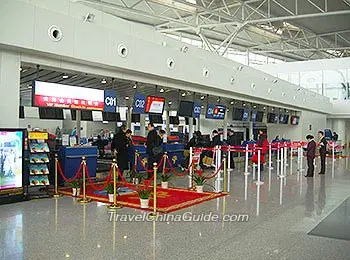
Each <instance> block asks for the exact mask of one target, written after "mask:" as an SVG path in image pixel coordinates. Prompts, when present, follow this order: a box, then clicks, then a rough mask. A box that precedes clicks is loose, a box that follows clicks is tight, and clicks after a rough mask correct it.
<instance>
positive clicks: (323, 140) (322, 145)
mask: <svg viewBox="0 0 350 260" xmlns="http://www.w3.org/2000/svg"><path fill="white" fill-rule="evenodd" d="M318 137H319V145H320V158H321V171H320V172H319V174H325V173H326V152H327V141H326V138H325V137H324V133H323V132H322V131H319V132H318Z"/></svg>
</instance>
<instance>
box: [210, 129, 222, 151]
mask: <svg viewBox="0 0 350 260" xmlns="http://www.w3.org/2000/svg"><path fill="white" fill-rule="evenodd" d="M221 144H222V143H221V140H220V135H219V132H218V131H217V130H214V131H213V132H212V140H211V144H210V146H211V147H212V148H213V147H215V146H218V145H221Z"/></svg>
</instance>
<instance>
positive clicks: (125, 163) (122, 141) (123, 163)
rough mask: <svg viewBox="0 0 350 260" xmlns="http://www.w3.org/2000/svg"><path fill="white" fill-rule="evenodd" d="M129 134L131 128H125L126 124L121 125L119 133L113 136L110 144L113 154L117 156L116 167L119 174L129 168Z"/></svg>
mask: <svg viewBox="0 0 350 260" xmlns="http://www.w3.org/2000/svg"><path fill="white" fill-rule="evenodd" d="M130 136H131V130H127V129H126V126H125V125H123V126H121V128H120V131H119V133H117V134H116V135H115V136H114V138H113V141H112V145H111V148H112V151H114V154H115V155H116V157H117V163H118V168H119V170H120V172H121V174H123V173H124V171H125V170H128V169H129V146H130V141H129V138H130Z"/></svg>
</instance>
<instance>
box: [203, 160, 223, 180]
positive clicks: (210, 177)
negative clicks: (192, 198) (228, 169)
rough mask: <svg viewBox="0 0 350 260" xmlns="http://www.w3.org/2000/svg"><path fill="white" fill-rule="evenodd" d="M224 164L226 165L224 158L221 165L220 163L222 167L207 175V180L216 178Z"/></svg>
mask: <svg viewBox="0 0 350 260" xmlns="http://www.w3.org/2000/svg"><path fill="white" fill-rule="evenodd" d="M223 165H224V160H222V162H221V165H220V167H219V168H218V169H217V171H216V172H215V173H214V174H213V175H212V176H208V177H206V179H207V180H210V179H212V178H214V177H215V176H216V175H218V173H219V172H220V170H221V168H222V166H223Z"/></svg>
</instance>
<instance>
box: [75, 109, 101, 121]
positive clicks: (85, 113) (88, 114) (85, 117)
mask: <svg viewBox="0 0 350 260" xmlns="http://www.w3.org/2000/svg"><path fill="white" fill-rule="evenodd" d="M80 111H81V121H93V118H92V111H90V110H80ZM70 113H71V117H72V120H73V121H76V120H77V111H76V110H71V111H70ZM102 117H103V113H102Z"/></svg>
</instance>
